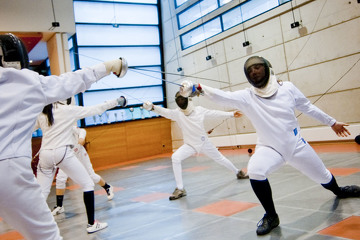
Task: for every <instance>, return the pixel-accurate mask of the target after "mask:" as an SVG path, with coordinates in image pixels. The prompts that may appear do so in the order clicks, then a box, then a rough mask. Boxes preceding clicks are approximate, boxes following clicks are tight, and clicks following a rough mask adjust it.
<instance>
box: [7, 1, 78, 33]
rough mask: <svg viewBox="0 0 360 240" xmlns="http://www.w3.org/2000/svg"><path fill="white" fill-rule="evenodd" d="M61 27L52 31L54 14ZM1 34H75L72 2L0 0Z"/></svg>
mask: <svg viewBox="0 0 360 240" xmlns="http://www.w3.org/2000/svg"><path fill="white" fill-rule="evenodd" d="M51 2H53V3H54V11H55V17H56V21H57V22H59V23H60V27H57V28H55V29H53V30H51V27H52V25H51V23H52V22H54V21H55V20H54V14H53V8H52V3H51ZM0 23H1V24H0V32H63V33H64V32H66V33H70V34H74V33H75V21H74V10H73V1H72V0H53V1H51V0H0Z"/></svg>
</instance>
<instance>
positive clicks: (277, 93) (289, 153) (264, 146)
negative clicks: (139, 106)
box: [181, 56, 360, 235]
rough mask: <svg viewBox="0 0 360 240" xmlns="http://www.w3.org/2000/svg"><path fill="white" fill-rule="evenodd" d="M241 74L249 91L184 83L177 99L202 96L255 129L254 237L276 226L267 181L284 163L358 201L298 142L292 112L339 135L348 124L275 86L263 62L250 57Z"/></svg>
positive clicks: (288, 87) (292, 90)
mask: <svg viewBox="0 0 360 240" xmlns="http://www.w3.org/2000/svg"><path fill="white" fill-rule="evenodd" d="M244 71H245V75H246V77H247V79H248V81H249V83H250V84H251V85H252V87H251V88H246V89H244V90H239V91H234V92H227V91H222V90H219V89H215V88H212V87H208V86H204V85H201V86H200V84H192V83H191V82H188V81H186V82H185V81H184V82H183V87H181V94H183V95H185V96H187V95H199V93H202V94H204V95H205V96H206V97H208V98H209V99H210V100H212V101H214V102H216V103H218V104H221V105H225V106H230V107H232V108H234V109H239V110H240V111H242V112H243V113H244V114H245V115H246V116H247V117H248V118H249V119H250V120H251V122H252V124H253V126H254V127H255V129H256V133H257V135H258V139H257V145H256V149H255V153H254V154H253V155H252V157H251V158H250V161H249V164H248V174H249V176H250V182H251V185H252V188H253V190H254V192H255V194H256V196H257V197H258V198H259V200H260V203H261V204H262V206H263V207H264V209H265V212H266V213H265V215H264V217H263V218H262V219H261V221H260V222H259V224H258V228H257V234H258V235H264V234H267V233H269V232H270V231H271V230H272V229H273V228H275V227H277V226H278V225H279V223H280V221H279V217H278V215H277V213H276V211H275V206H274V203H273V199H272V193H271V188H270V184H269V182H268V179H267V177H268V176H269V175H270V174H271V173H273V172H274V171H276V170H278V169H279V168H280V167H281V166H283V165H284V164H286V163H287V164H289V165H291V166H293V167H294V168H296V169H298V170H299V171H300V172H302V173H303V174H305V175H306V176H307V177H309V178H310V179H312V180H313V181H315V182H316V183H319V184H322V186H323V187H325V188H326V189H329V190H331V191H332V192H333V193H334V194H335V195H337V196H338V197H359V196H360V188H359V187H358V186H355V185H352V186H346V187H339V186H338V185H337V183H336V180H335V178H334V176H333V175H332V174H331V173H330V171H329V170H328V169H326V167H325V166H324V164H323V162H322V161H321V159H320V158H319V157H318V155H317V154H316V153H315V151H314V150H313V149H312V147H311V146H310V145H309V144H308V143H307V142H306V141H305V140H304V138H302V137H301V134H300V127H299V124H298V121H297V118H296V116H295V109H297V110H299V111H301V112H303V113H305V114H307V115H309V116H311V117H313V118H314V119H316V120H318V121H320V122H321V123H323V124H325V125H328V126H331V127H332V129H333V130H334V132H335V133H336V134H337V135H338V136H347V135H348V134H350V133H349V131H348V130H347V129H346V128H345V126H348V125H347V124H345V123H342V122H337V121H336V120H335V119H334V118H333V117H331V116H329V115H327V114H326V113H324V112H323V111H321V110H320V109H319V108H317V107H316V106H314V105H313V104H311V103H310V101H309V100H308V99H307V98H306V97H305V96H304V95H303V94H302V93H301V92H300V91H299V90H298V89H297V88H296V87H295V86H294V84H292V83H291V82H281V81H278V80H277V78H276V76H275V75H274V74H273V71H272V67H271V64H270V63H269V62H268V61H267V60H266V59H264V58H262V57H258V56H254V57H250V58H249V59H248V60H247V61H246V62H245V65H244Z"/></svg>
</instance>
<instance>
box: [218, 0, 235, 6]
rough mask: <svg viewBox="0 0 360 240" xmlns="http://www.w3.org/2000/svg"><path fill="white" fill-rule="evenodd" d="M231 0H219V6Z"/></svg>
mask: <svg viewBox="0 0 360 240" xmlns="http://www.w3.org/2000/svg"><path fill="white" fill-rule="evenodd" d="M231 1H232V0H220V7H221V6H223V5H225V4H227V3H229V2H231Z"/></svg>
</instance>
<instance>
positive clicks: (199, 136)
mask: <svg viewBox="0 0 360 240" xmlns="http://www.w3.org/2000/svg"><path fill="white" fill-rule="evenodd" d="M175 100H176V103H177V105H178V108H176V109H166V108H163V107H160V106H156V105H153V104H152V103H151V102H149V101H146V102H145V103H144V104H143V107H144V109H146V110H149V111H150V110H152V111H154V112H156V113H158V114H160V115H161V116H163V117H165V118H168V119H171V120H173V121H176V123H177V124H178V125H179V127H180V129H181V131H182V134H183V138H184V145H182V146H181V147H180V148H179V149H178V150H176V151H175V153H174V154H173V155H172V156H171V160H172V166H173V171H174V176H175V181H176V188H175V190H174V192H173V194H172V195H171V196H170V198H169V199H170V200H175V199H178V198H181V197H184V196H186V190H185V188H184V184H183V179H182V165H181V163H182V161H183V160H185V159H187V158H189V157H190V156H192V155H194V154H196V153H204V154H205V155H206V156H208V157H209V158H211V159H213V160H214V161H215V162H217V163H219V164H221V165H223V166H225V167H226V168H227V169H229V170H231V171H232V172H234V173H235V174H236V176H237V178H238V179H245V178H248V176H247V175H246V174H245V173H244V172H243V171H242V170H239V169H238V168H236V167H235V166H234V164H233V163H232V162H230V160H228V159H227V158H226V157H225V156H224V155H222V154H221V153H220V152H219V150H218V149H217V148H216V147H215V146H214V145H213V144H212V143H211V142H210V140H209V139H208V136H207V134H206V131H205V128H204V120H205V118H229V117H241V115H242V114H241V113H240V112H223V111H218V110H209V109H206V108H203V107H201V106H196V107H195V106H194V105H193V103H192V101H191V98H187V97H182V96H181V95H180V94H179V93H176V95H175Z"/></svg>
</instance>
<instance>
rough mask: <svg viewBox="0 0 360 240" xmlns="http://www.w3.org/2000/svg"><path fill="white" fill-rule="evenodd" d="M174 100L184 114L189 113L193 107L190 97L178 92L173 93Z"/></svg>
mask: <svg viewBox="0 0 360 240" xmlns="http://www.w3.org/2000/svg"><path fill="white" fill-rule="evenodd" d="M175 102H176V104H177V105H178V107H179V108H180V110H181V111H182V112H183V113H184V114H185V115H186V116H188V115H190V113H191V112H192V110H193V109H194V105H193V104H192V100H191V98H188V97H183V96H181V95H180V92H177V93H176V94H175Z"/></svg>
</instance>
